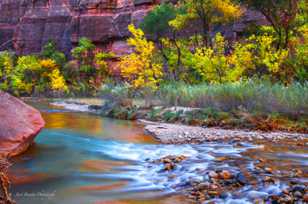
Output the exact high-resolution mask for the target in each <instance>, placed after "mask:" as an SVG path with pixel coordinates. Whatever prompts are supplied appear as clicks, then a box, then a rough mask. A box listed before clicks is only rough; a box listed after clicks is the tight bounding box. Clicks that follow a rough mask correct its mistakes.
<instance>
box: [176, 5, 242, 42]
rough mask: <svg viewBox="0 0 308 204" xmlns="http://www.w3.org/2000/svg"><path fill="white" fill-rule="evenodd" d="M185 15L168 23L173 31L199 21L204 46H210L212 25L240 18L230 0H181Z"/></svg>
mask: <svg viewBox="0 0 308 204" xmlns="http://www.w3.org/2000/svg"><path fill="white" fill-rule="evenodd" d="M180 6H182V7H184V9H185V10H186V12H185V14H178V15H177V17H176V18H175V19H174V20H172V21H171V22H170V25H172V26H173V27H174V28H175V29H178V30H180V29H183V28H185V27H186V26H187V24H188V23H189V22H191V21H195V20H199V21H200V22H201V26H202V36H203V41H204V44H205V46H212V43H211V32H212V29H213V26H214V25H217V24H224V23H228V22H230V21H232V20H234V19H236V18H238V17H240V16H241V14H242V11H241V8H240V6H239V5H237V4H235V3H233V2H232V1H231V0H182V1H180Z"/></svg>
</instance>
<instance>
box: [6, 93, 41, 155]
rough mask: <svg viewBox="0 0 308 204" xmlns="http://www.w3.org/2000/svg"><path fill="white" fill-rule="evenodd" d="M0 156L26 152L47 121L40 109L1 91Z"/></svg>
mask: <svg viewBox="0 0 308 204" xmlns="http://www.w3.org/2000/svg"><path fill="white" fill-rule="evenodd" d="M0 119H1V120H0V141H1V142H0V157H7V156H8V157H11V156H15V155H18V154H20V153H22V152H24V151H25V150H26V149H27V148H28V147H29V145H31V143H32V142H33V139H34V137H35V136H36V135H37V134H38V133H39V132H40V131H41V129H42V128H43V127H44V125H45V122H44V120H43V118H42V116H41V114H40V112H39V111H37V110H36V109H34V108H32V107H31V106H28V105H27V104H25V103H24V102H22V101H21V100H19V99H17V98H15V97H13V96H11V95H9V94H7V93H4V92H2V91H0Z"/></svg>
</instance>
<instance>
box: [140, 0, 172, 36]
mask: <svg viewBox="0 0 308 204" xmlns="http://www.w3.org/2000/svg"><path fill="white" fill-rule="evenodd" d="M175 17H176V9H175V7H174V6H173V5H172V4H170V3H168V4H166V3H163V4H161V5H158V6H156V7H155V8H154V9H153V10H152V11H151V12H150V13H149V14H148V15H147V16H146V17H145V18H144V20H143V22H142V23H141V25H140V27H141V28H142V30H144V31H145V33H147V34H151V35H153V36H154V38H155V39H158V38H160V37H162V36H164V35H165V34H166V33H167V32H168V31H170V30H171V27H170V25H169V21H171V20H173V19H174V18H175Z"/></svg>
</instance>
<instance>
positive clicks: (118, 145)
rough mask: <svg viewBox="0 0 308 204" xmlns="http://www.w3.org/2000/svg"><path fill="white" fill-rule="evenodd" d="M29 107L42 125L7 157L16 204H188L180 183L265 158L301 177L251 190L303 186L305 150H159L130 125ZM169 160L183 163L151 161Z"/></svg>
mask: <svg viewBox="0 0 308 204" xmlns="http://www.w3.org/2000/svg"><path fill="white" fill-rule="evenodd" d="M31 104H32V105H33V103H31ZM34 105H35V106H36V107H37V108H39V109H40V110H41V111H42V114H43V117H44V119H45V121H46V127H45V129H44V130H43V131H42V132H41V133H40V134H39V135H38V136H37V138H36V139H35V144H34V145H33V146H32V147H31V148H30V149H29V150H28V151H27V152H26V153H25V154H23V155H21V156H18V157H15V158H13V160H12V162H13V166H12V167H11V170H10V175H11V181H12V187H11V190H12V195H13V198H14V200H16V201H17V203H18V204H19V203H21V204H45V203H46V204H107V203H108V204H141V203H142V204H174V203H183V204H186V203H192V202H191V201H190V200H188V199H186V197H184V196H183V195H181V192H182V189H183V188H184V187H183V184H185V183H187V182H190V181H194V180H202V179H204V178H203V176H202V173H200V172H202V171H205V170H210V169H213V168H215V169H217V168H220V169H228V170H229V171H231V172H243V171H251V169H253V168H255V166H256V161H257V160H258V158H262V159H265V160H266V161H268V165H269V166H270V167H271V168H272V169H274V170H277V171H279V175H290V172H292V171H293V170H294V169H300V170H301V171H302V172H303V173H302V174H301V176H299V177H296V178H293V177H291V176H281V178H283V179H281V178H280V180H279V182H278V183H275V184H274V185H271V186H268V189H267V188H264V187H261V186H260V187H255V188H254V191H253V192H255V191H258V192H259V193H260V192H262V193H263V194H262V195H264V196H266V195H271V193H276V194H278V193H279V192H280V191H281V190H282V189H283V188H284V186H286V183H287V182H289V181H290V180H293V179H295V180H300V181H301V182H302V183H307V182H308V178H307V173H308V147H307V146H297V147H293V146H289V145H287V144H281V145H273V144H258V145H253V144H249V143H240V144H220V143H205V144H198V145H197V144H196V145H163V144H158V143H157V142H156V141H155V140H154V139H153V138H152V137H150V136H147V135H145V134H144V133H143V129H142V127H141V126H140V125H138V124H137V123H135V122H130V121H121V120H114V119H108V118H102V117H100V116H97V115H94V114H90V113H84V112H73V111H69V110H65V109H61V108H59V107H56V106H52V105H49V104H46V103H39V104H34ZM168 155H185V156H187V158H188V159H187V160H186V161H185V162H183V164H180V165H179V166H178V167H177V168H176V169H175V170H174V171H172V172H164V171H162V168H163V167H162V165H160V164H157V163H155V162H152V161H155V160H157V159H159V158H162V157H164V156H168ZM285 172H287V173H288V174H284V173H285ZM170 175H172V176H170ZM251 192H252V187H251V186H250V187H246V188H245V189H242V190H241V191H240V192H238V193H237V194H236V195H228V196H226V197H227V198H226V199H227V200H228V201H233V202H236V201H238V202H239V203H243V202H244V203H249V199H250V197H249V196H251ZM260 195H261V194H260ZM225 201H226V200H219V201H217V203H219V202H222V203H224V202H225Z"/></svg>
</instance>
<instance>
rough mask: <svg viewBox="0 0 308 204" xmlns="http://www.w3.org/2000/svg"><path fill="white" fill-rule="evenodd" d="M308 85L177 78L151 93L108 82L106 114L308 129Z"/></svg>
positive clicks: (234, 126) (199, 123)
mask: <svg viewBox="0 0 308 204" xmlns="http://www.w3.org/2000/svg"><path fill="white" fill-rule="evenodd" d="M307 93H308V86H307V84H299V83H294V84H292V85H289V86H284V85H282V84H271V83H269V82H265V81H262V82H260V81H246V82H244V81H243V82H238V83H228V84H222V85H207V84H200V85H187V84H183V83H171V84H166V85H162V86H161V87H159V89H158V90H156V91H155V92H152V93H151V94H149V93H147V96H146V97H147V99H146V100H148V101H147V102H146V101H145V100H144V99H142V97H143V96H142V94H141V93H138V92H132V91H131V89H130V88H129V86H127V85H117V86H105V87H103V89H102V96H103V98H104V100H105V103H104V105H103V107H102V110H101V111H102V115H103V116H107V117H113V118H118V119H126V120H127V119H128V120H136V119H146V120H150V121H155V122H168V123H180V124H186V125H193V126H202V127H220V128H224V129H248V130H260V131H286V132H299V133H308V115H307V113H308V106H307V103H306V101H308V94H307Z"/></svg>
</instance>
